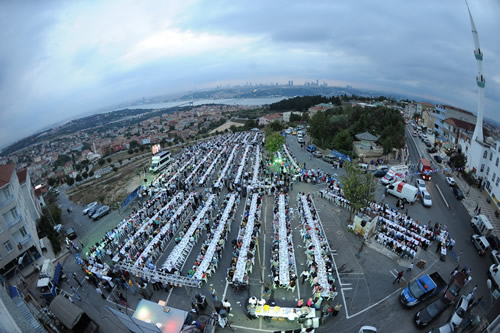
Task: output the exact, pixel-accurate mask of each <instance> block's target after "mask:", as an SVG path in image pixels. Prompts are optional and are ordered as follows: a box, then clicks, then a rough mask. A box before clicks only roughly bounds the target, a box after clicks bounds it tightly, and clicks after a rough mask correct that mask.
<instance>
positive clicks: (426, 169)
mask: <svg viewBox="0 0 500 333" xmlns="http://www.w3.org/2000/svg"><path fill="white" fill-rule="evenodd" d="M418 172H420V175H421V176H422V179H423V180H431V178H432V167H431V164H430V163H429V161H427V160H426V159H425V158H421V159H420V160H419V161H418Z"/></svg>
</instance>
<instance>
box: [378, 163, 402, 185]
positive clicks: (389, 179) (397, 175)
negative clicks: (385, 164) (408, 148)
mask: <svg viewBox="0 0 500 333" xmlns="http://www.w3.org/2000/svg"><path fill="white" fill-rule="evenodd" d="M407 175H408V166H407V165H404V164H402V165H394V166H392V167H391V168H390V169H389V171H387V173H386V174H385V176H384V177H382V178H381V179H380V182H381V183H382V184H384V185H388V184H392V183H394V182H395V181H398V180H405V179H406V176H407Z"/></svg>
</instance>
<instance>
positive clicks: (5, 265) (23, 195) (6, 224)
mask: <svg viewBox="0 0 500 333" xmlns="http://www.w3.org/2000/svg"><path fill="white" fill-rule="evenodd" d="M39 217H40V207H39V205H38V201H37V200H36V198H35V196H34V193H33V188H32V186H31V181H30V179H29V174H28V171H27V170H23V171H20V172H19V173H16V172H15V164H13V163H11V164H7V165H0V244H1V245H0V274H2V275H3V276H4V277H5V276H7V277H10V276H11V275H12V276H13V275H14V273H15V271H16V268H23V267H25V266H27V265H29V264H31V263H32V262H33V261H34V260H35V259H37V258H39V257H40V253H41V250H40V241H39V239H38V234H37V231H36V220H37V219H38V218H39Z"/></svg>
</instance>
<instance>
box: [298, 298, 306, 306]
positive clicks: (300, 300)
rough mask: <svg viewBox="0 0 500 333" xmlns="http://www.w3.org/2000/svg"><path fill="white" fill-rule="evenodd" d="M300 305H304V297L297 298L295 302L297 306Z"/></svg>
mask: <svg viewBox="0 0 500 333" xmlns="http://www.w3.org/2000/svg"><path fill="white" fill-rule="evenodd" d="M302 305H304V299H303V298H301V299H299V301H298V302H297V307H298V308H301V307H302Z"/></svg>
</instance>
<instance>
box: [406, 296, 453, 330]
mask: <svg viewBox="0 0 500 333" xmlns="http://www.w3.org/2000/svg"><path fill="white" fill-rule="evenodd" d="M449 305H450V302H449V301H448V300H447V299H446V298H444V296H442V297H440V298H438V299H437V300H435V301H434V302H432V303H431V304H429V305H427V306H426V307H425V308H423V309H422V310H420V311H419V312H417V313H416V314H415V324H416V325H417V326H418V327H425V326H427V325H429V323H430V322H431V321H433V320H434V319H436V318H437V317H439V315H440V314H441V313H443V311H444V310H446V308H447V307H448V306H449Z"/></svg>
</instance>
